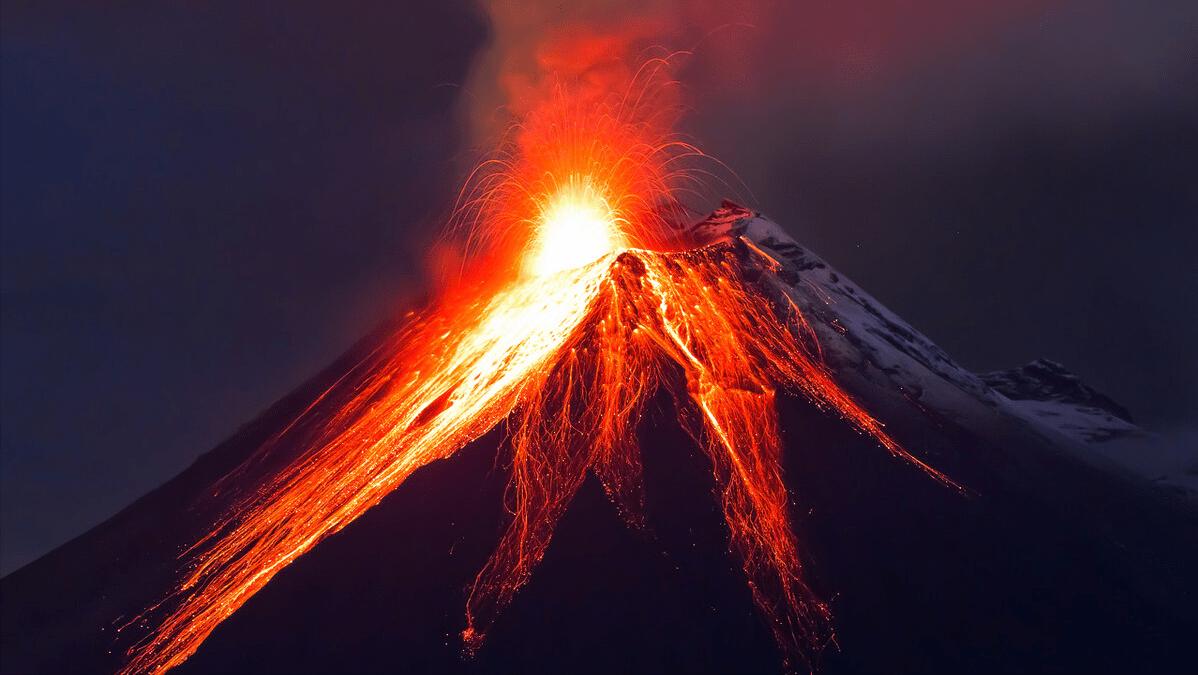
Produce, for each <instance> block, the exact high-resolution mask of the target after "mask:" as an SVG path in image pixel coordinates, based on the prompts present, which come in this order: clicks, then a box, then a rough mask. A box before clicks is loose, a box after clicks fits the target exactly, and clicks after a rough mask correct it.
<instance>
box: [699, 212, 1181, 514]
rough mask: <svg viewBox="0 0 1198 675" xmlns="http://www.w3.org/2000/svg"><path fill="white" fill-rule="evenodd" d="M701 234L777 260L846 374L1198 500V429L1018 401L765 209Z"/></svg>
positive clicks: (720, 216)
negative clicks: (1170, 428)
mask: <svg viewBox="0 0 1198 675" xmlns="http://www.w3.org/2000/svg"><path fill="white" fill-rule="evenodd" d="M695 231H696V232H697V233H699V234H701V235H702V236H704V237H710V238H712V239H715V238H718V237H737V236H744V237H746V238H747V239H749V240H751V241H752V242H753V243H754V244H756V245H757V246H759V247H760V248H762V249H764V250H765V251H766V252H767V253H769V254H770V255H771V256H773V257H775V259H776V260H778V261H779V262H780V263H781V264H782V266H783V269H782V271H781V272H780V273H779V274H780V277H781V278H782V279H783V281H784V282H785V283H786V284H787V286H786V287H785V288H784V290H785V291H786V292H787V294H788V295H790V297H791V299H792V300H794V302H795V304H797V305H798V306H799V308H800V310H802V312H803V313H804V315H805V316H806V318H807V320H808V322H810V323H811V324H812V327H813V328H814V329H815V331H816V333H817V336H818V338H819V341H820V346H821V348H822V350H823V355H824V359H825V361H826V362H827V363H828V364H829V365H830V366H831V367H832V368H833V369H834V370H836V372H837V373H838V374H839V375H841V376H842V377H843V376H848V377H850V378H856V379H857V380H859V381H861V382H864V383H866V384H867V385H872V386H874V387H878V388H884V389H888V390H890V391H899V392H901V393H902V394H903V395H904V397H906V398H908V399H909V400H911V401H913V402H916V403H917V404H918V405H921V406H924V407H926V408H928V409H930V410H932V411H935V412H936V413H937V414H939V415H942V416H944V417H946V418H948V419H951V420H954V421H956V422H958V423H961V424H962V425H963V426H965V427H968V428H979V427H982V428H984V425H988V424H993V423H994V422H995V420H996V418H1000V417H1001V418H1007V419H1009V418H1011V417H1014V418H1016V419H1018V420H1021V421H1023V422H1024V423H1025V424H1026V425H1027V426H1028V427H1030V428H1031V430H1032V431H1033V433H1035V434H1036V435H1039V436H1042V437H1047V438H1050V439H1054V440H1055V441H1056V443H1055V445H1057V446H1059V447H1061V448H1063V449H1065V450H1066V451H1068V452H1070V453H1072V454H1074V455H1076V456H1077V457H1079V458H1081V459H1082V460H1084V461H1087V462H1088V463H1091V464H1098V465H1100V466H1103V467H1106V468H1112V465H1115V466H1116V467H1121V468H1122V471H1124V472H1130V473H1131V474H1133V475H1136V476H1139V477H1141V478H1143V479H1147V480H1149V481H1152V482H1154V483H1157V484H1159V485H1164V486H1168V487H1170V488H1172V489H1174V490H1176V491H1179V492H1187V493H1188V495H1189V496H1198V432H1195V433H1191V434H1190V435H1189V436H1184V435H1183V436H1181V437H1177V438H1172V437H1170V439H1171V440H1172V442H1169V441H1166V440H1165V439H1162V437H1160V436H1158V435H1155V434H1150V433H1147V432H1145V431H1143V430H1142V429H1140V428H1139V427H1137V426H1136V425H1134V424H1132V423H1130V422H1128V421H1126V420H1123V419H1120V418H1119V417H1116V416H1115V415H1113V414H1111V413H1110V412H1107V411H1106V410H1102V409H1099V408H1094V407H1089V406H1085V405H1078V404H1074V403H1071V402H1067V401H1041V400H1018V401H1013V400H1010V399H1008V398H1007V397H1006V396H1004V395H1002V394H1000V393H999V392H997V391H995V390H994V389H992V388H991V387H990V386H988V385H987V384H986V383H985V382H983V381H982V380H981V378H980V377H978V376H977V375H975V374H974V373H972V372H970V371H968V370H966V369H965V368H963V367H962V366H960V365H958V364H957V363H956V362H954V361H953V360H952V358H951V357H949V355H948V354H946V353H945V352H944V350H942V349H941V348H940V347H938V346H937V345H936V344H935V343H933V342H932V341H931V340H929V339H928V338H927V337H926V336H925V335H923V334H922V333H920V332H919V331H917V330H915V329H914V328H912V327H911V326H910V325H909V324H908V323H906V322H905V321H903V320H902V319H901V318H899V317H898V316H897V315H895V314H894V313H893V312H891V311H890V310H889V309H887V308H886V307H885V306H884V305H882V304H881V303H880V302H878V301H877V300H876V299H875V298H874V297H873V296H871V295H869V294H868V293H866V292H865V291H863V290H862V289H861V288H860V287H859V286H857V285H856V284H854V283H853V282H852V281H851V280H849V279H848V278H847V277H845V276H844V275H843V274H840V273H839V272H837V271H836V270H835V269H833V268H832V266H830V265H828V264H827V262H825V261H824V260H823V259H822V258H820V257H819V256H817V255H815V254H814V253H812V252H811V251H810V250H808V249H806V248H805V247H803V246H801V245H800V244H799V243H797V242H796V241H795V240H794V239H793V238H791V237H790V236H789V235H788V234H787V233H786V231H785V230H783V229H782V228H781V227H780V226H779V225H778V224H777V223H775V222H773V221H771V220H769V219H767V218H765V217H763V216H762V215H761V214H759V213H755V212H751V211H749V210H747V209H744V208H743V207H738V206H736V205H734V204H730V203H726V204H725V205H724V206H723V207H722V208H721V209H719V210H718V211H716V212H715V213H714V214H712V217H711V218H709V219H708V220H707V221H705V222H704V223H701V224H699V225H698V226H696V230H695ZM1116 470H1118V469H1116Z"/></svg>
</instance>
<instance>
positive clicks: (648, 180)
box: [124, 101, 949, 673]
mask: <svg viewBox="0 0 1198 675" xmlns="http://www.w3.org/2000/svg"><path fill="white" fill-rule="evenodd" d="M621 110H622V108H619V107H613V108H608V109H596V108H595V107H594V106H586V108H585V109H583V107H580V106H578V105H572V104H570V103H569V102H568V101H567V102H563V103H561V104H560V105H557V106H554V107H551V108H550V109H548V110H546V111H542V112H540V113H538V114H536V115H534V116H532V117H531V118H529V119H526V120H525V122H524V126H523V127H522V129H521V133H520V134H519V135H518V139H517V141H516V144H515V148H514V149H513V150H512V151H511V152H510V154H508V155H505V156H503V157H502V158H501V159H498V160H495V161H494V162H492V163H490V166H491V167H492V168H493V169H494V170H493V171H484V172H481V173H479V174H477V175H476V176H475V178H474V179H473V181H474V185H475V188H476V189H475V190H474V191H468V192H467V193H466V197H465V204H466V207H467V208H466V211H468V212H469V213H470V214H471V218H472V219H473V220H472V221H471V225H472V226H473V227H474V228H476V229H475V230H473V231H472V234H475V235H476V239H477V240H478V241H479V242H482V243H481V244H480V247H482V248H484V249H486V255H487V256H488V259H489V260H490V261H491V262H490V263H489V264H488V265H487V266H486V267H485V268H484V269H486V270H487V271H488V273H489V274H490V275H491V277H492V278H491V279H490V281H491V283H490V284H484V285H483V286H482V287H481V288H480V289H478V290H476V291H473V292H468V291H462V290H459V291H458V292H456V293H455V294H453V295H451V296H446V298H445V299H443V300H442V301H441V302H439V303H437V304H435V305H434V306H433V307H432V308H430V309H429V310H427V311H425V312H422V313H418V314H417V313H414V314H412V315H411V316H410V317H409V322H408V324H407V325H406V327H405V328H403V329H402V330H401V331H400V332H399V334H397V335H396V336H394V337H393V338H392V339H390V340H388V341H386V343H385V344H383V345H382V346H380V347H379V348H377V349H376V350H374V351H373V352H371V353H370V354H369V355H367V356H366V357H365V358H364V359H363V360H362V361H361V362H359V363H358V364H357V365H355V366H354V367H353V368H351V369H350V370H349V371H348V372H347V373H346V374H345V375H344V376H343V377H342V378H341V379H340V380H339V381H338V382H337V383H336V384H335V385H334V386H332V387H331V388H329V389H328V390H327V391H325V392H324V393H322V394H321V395H320V396H319V397H317V398H316V400H314V401H313V402H312V403H311V404H310V405H309V406H308V408H307V409H306V410H305V411H304V412H303V414H302V415H300V416H299V418H297V419H296V420H294V421H293V422H292V424H290V425H289V426H288V427H287V428H286V429H284V430H283V431H282V432H280V434H278V435H277V436H276V437H275V438H274V439H272V441H271V442H270V443H268V444H267V445H266V446H265V447H264V448H263V449H262V450H261V451H260V452H259V453H258V454H257V455H255V456H254V457H252V458H250V459H249V460H247V462H246V463H245V465H244V466H243V467H242V468H241V469H239V470H238V472H237V473H236V474H235V475H237V476H240V477H242V480H237V481H235V480H230V479H226V480H223V481H222V482H221V483H220V484H218V485H217V486H216V487H215V488H214V492H217V491H220V490H225V489H236V487H237V486H238V485H239V484H250V485H252V488H251V489H247V490H244V491H243V492H241V493H239V494H238V496H237V499H236V500H235V503H234V506H233V507H232V508H231V509H230V510H229V511H228V512H227V513H226V514H225V516H224V517H223V518H221V519H220V520H219V521H218V522H216V523H215V524H214V525H213V526H212V528H211V529H210V531H209V533H208V534H207V535H206V536H204V537H203V538H201V539H200V540H199V541H198V542H196V543H195V545H194V546H192V547H191V548H190V549H189V550H188V551H187V553H186V566H185V568H184V573H183V575H182V578H181V581H180V583H179V585H178V588H177V589H176V590H175V591H174V592H173V593H172V594H171V595H170V596H168V597H167V598H166V599H165V600H164V601H163V602H162V603H160V604H159V605H156V606H155V607H152V608H150V609H149V610H147V612H146V613H145V614H143V615H142V616H141V617H139V618H138V619H135V620H134V622H131V624H132V623H137V624H139V625H148V626H149V627H150V629H151V630H150V632H149V634H148V635H147V636H146V637H145V639H143V640H142V641H141V642H139V643H138V644H137V645H135V646H134V647H133V648H132V649H131V650H130V654H129V656H130V659H129V661H128V662H127V664H126V665H125V667H124V672H130V673H141V672H161V671H164V670H167V669H169V668H171V667H174V666H176V665H178V664H180V663H182V662H183V661H184V660H186V659H187V658H188V656H190V655H191V654H192V653H194V652H195V650H196V649H197V648H199V646H200V645H201V643H202V642H203V641H204V640H205V638H207V636H208V635H209V634H210V633H211V632H212V630H213V629H214V628H216V626H217V625H218V624H220V622H222V621H223V620H224V619H226V618H228V617H229V616H230V615H231V614H232V613H233V612H235V611H237V609H238V608H239V607H241V606H242V605H243V604H244V603H245V602H246V601H247V600H248V599H249V598H250V597H251V596H253V595H254V594H255V593H256V592H257V591H258V590H260V589H261V588H262V587H263V586H264V585H266V584H267V583H268V582H269V581H270V580H271V578H272V577H273V576H274V575H275V574H277V573H278V572H279V571H280V570H281V569H283V568H284V567H285V566H286V565H288V564H290V563H291V562H293V561H294V560H295V559H296V558H298V557H299V556H301V555H303V554H304V553H305V552H307V551H309V550H310V549H311V548H312V547H313V546H315V545H316V544H318V543H319V542H320V541H321V540H323V539H324V538H326V537H328V536H329V535H331V534H333V533H335V532H337V531H338V530H340V529H341V528H343V527H345V526H346V525H348V524H349V523H350V522H352V521H353V520H354V519H356V518H358V517H359V516H361V515H362V514H363V513H365V512H366V511H367V510H369V509H370V508H371V507H373V506H374V505H375V504H378V503H379V501H380V500H382V499H383V498H384V497H385V496H386V495H387V494H388V493H390V492H391V491H392V490H394V489H396V488H397V487H399V486H400V485H401V484H402V483H403V482H404V481H405V480H406V479H407V478H408V477H409V476H411V475H412V473H413V472H414V471H416V470H417V469H419V468H420V467H422V466H425V465H426V464H428V463H430V462H433V461H436V460H438V459H444V458H446V457H449V456H450V455H452V454H453V453H455V452H456V451H458V450H459V449H461V448H462V447H463V446H464V445H466V444H467V443H469V442H470V441H472V440H474V439H476V438H478V437H479V436H481V435H483V434H484V433H486V432H487V431H488V430H490V429H491V428H493V427H494V426H495V425H496V424H498V423H499V422H501V421H502V420H505V419H507V420H509V421H510V425H511V437H510V448H511V469H512V477H511V489H510V490H509V493H508V499H509V502H510V503H509V507H510V509H511V512H512V513H513V514H514V515H513V520H512V522H511V525H510V527H509V528H508V530H507V531H506V532H505V534H504V535H503V537H502V539H501V541H500V542H499V544H498V547H497V549H496V551H495V553H494V555H493V556H492V557H491V559H490V560H489V561H488V563H487V564H486V566H485V567H484V568H483V570H482V571H480V572H479V575H478V577H477V579H476V581H475V583H474V585H473V587H472V588H471V590H470V593H469V597H468V599H467V602H466V628H465V630H464V631H463V638H464V642H465V645H466V647H467V648H468V649H475V648H477V647H478V646H479V645H480V644H481V642H482V641H483V638H484V635H485V632H486V630H487V628H488V627H489V626H490V625H491V624H492V622H493V621H494V620H495V618H496V616H497V615H498V614H499V613H500V612H501V611H502V610H503V609H504V607H506V606H507V605H508V604H509V602H510V601H511V599H512V597H513V595H514V594H515V593H516V591H517V590H518V589H520V588H521V587H522V586H523V585H524V584H525V583H527V582H528V580H529V578H530V576H531V574H532V571H533V569H534V568H535V567H536V565H537V564H538V562H539V561H540V560H541V558H542V556H543V554H544V552H545V550H546V548H547V547H548V545H549V542H550V539H551V538H552V534H553V529H554V526H555V524H556V522H557V520H558V519H559V518H560V517H561V515H562V514H563V513H564V511H565V509H566V508H567V505H568V504H569V503H570V500H571V498H572V497H573V495H574V493H575V492H576V490H577V489H578V487H579V486H580V485H581V484H582V482H583V480H584V478H585V476H586V475H587V474H588V472H591V473H594V474H595V475H597V476H598V477H599V478H600V479H601V481H602V483H603V485H604V486H605V488H606V490H607V492H608V494H609V495H610V496H611V498H612V500H613V501H614V502H615V503H616V504H617V506H618V507H619V510H620V512H621V513H622V514H623V515H624V516H625V518H626V519H627V520H628V521H629V522H630V523H632V524H634V525H635V524H639V523H640V522H642V520H643V514H642V511H641V459H640V451H639V448H638V447H637V434H636V425H637V422H638V421H639V420H640V417H641V412H642V408H643V406H644V404H645V402H646V401H647V400H648V399H649V398H650V396H651V395H652V394H653V393H654V392H655V391H657V390H659V389H660V388H666V389H668V390H669V391H671V392H673V394H674V396H675V400H676V404H677V408H678V413H679V417H680V419H681V421H682V423H683V424H684V426H685V427H686V429H688V430H689V431H690V433H691V434H692V435H693V436H694V437H695V439H696V441H697V442H698V445H699V447H700V448H701V449H702V450H703V452H704V453H705V454H706V455H707V457H708V458H709V461H710V462H711V466H712V473H713V478H714V479H715V481H716V483H717V485H718V486H719V494H720V496H721V500H722V505H723V511H724V515H725V517H726V520H727V523H728V529H729V537H730V547H731V550H732V552H733V554H734V555H735V556H736V557H737V559H738V560H739V561H740V564H741V565H742V566H743V568H744V571H745V574H746V576H747V577H748V580H749V582H750V586H751V588H752V591H753V597H754V600H755V601H756V603H757V605H758V607H759V608H760V610H761V612H762V614H763V615H764V618H765V619H766V621H767V623H768V625H769V627H770V629H771V630H772V631H773V633H774V636H775V638H776V639H777V641H778V644H779V646H780V647H781V649H782V651H783V653H784V655H785V657H786V659H788V660H789V661H791V662H794V661H796V660H798V659H801V658H803V657H804V655H805V654H806V653H809V651H810V650H811V649H812V648H813V647H815V646H818V645H821V644H823V643H824V642H825V641H826V640H827V638H828V637H829V635H830V628H829V624H828V619H829V614H828V609H827V607H826V606H825V605H824V604H823V603H822V602H820V601H819V600H818V599H817V598H816V596H815V595H814V594H813V593H812V592H811V590H810V589H809V588H808V587H807V585H806V584H805V583H804V581H803V579H802V576H801V567H800V562H799V554H798V545H797V543H796V541H795V538H794V535H793V532H792V528H791V524H790V517H789V512H788V498H787V491H786V486H785V484H784V483H783V479H782V469H781V460H780V454H781V442H780V439H779V435H778V434H779V430H778V419H777V412H776V410H775V398H776V396H777V392H778V390H779V389H780V388H781V389H786V390H789V391H793V392H797V393H799V394H802V395H805V396H806V397H807V398H808V399H809V400H810V401H812V402H813V403H814V404H816V405H818V406H821V407H824V408H827V409H831V410H834V411H836V412H837V413H839V414H840V415H841V416H843V418H844V419H845V420H846V421H847V422H848V423H850V424H851V425H853V426H854V427H856V428H857V429H859V430H861V431H862V432H864V433H867V434H869V435H871V436H872V437H874V438H875V439H877V441H878V442H879V443H880V444H882V445H883V446H884V447H885V448H886V449H887V450H889V451H890V452H891V453H893V454H895V455H896V456H900V457H903V458H905V459H907V460H910V461H911V462H913V463H914V464H916V465H917V466H919V467H920V468H921V469H923V470H924V471H926V472H928V473H929V474H931V475H933V476H934V477H936V478H938V479H940V480H942V481H944V482H946V483H947V482H949V481H948V479H947V478H945V477H944V476H942V475H941V474H939V473H938V472H936V471H935V470H934V469H932V468H930V467H928V466H926V465H924V464H923V463H921V462H919V461H918V460H916V459H915V458H913V457H912V456H911V455H909V454H908V453H907V452H906V451H905V450H903V449H902V448H901V447H900V446H899V445H898V444H897V443H896V442H895V441H894V440H892V439H891V438H890V437H889V436H887V435H886V434H885V433H884V432H883V430H882V428H881V425H880V424H879V423H878V422H877V421H876V420H874V419H873V418H872V417H871V416H870V415H869V414H868V413H866V412H865V411H864V410H862V409H861V408H860V407H859V406H858V405H857V404H856V403H854V402H853V400H852V399H851V398H850V397H849V396H848V395H847V394H846V393H845V392H844V391H843V390H842V389H840V387H839V386H837V384H836V383H835V382H834V381H833V379H832V378H831V376H830V375H829V373H828V372H827V370H826V369H825V368H824V367H823V365H822V364H821V363H820V360H819V356H818V346H817V345H816V343H815V338H814V334H813V332H812V331H811V329H810V327H809V326H807V324H806V323H805V321H804V319H803V317H802V315H801V314H800V313H799V311H798V308H797V307H796V306H795V305H794V303H793V302H791V301H790V299H789V297H788V296H787V294H786V287H785V285H784V284H783V283H782V282H781V281H780V280H779V279H778V278H777V276H776V275H775V272H776V271H777V267H778V265H777V263H776V262H775V261H773V260H772V259H771V258H769V256H768V255H766V254H765V253H764V252H762V251H760V250H759V249H757V248H756V247H755V246H753V245H752V243H751V242H749V241H747V240H727V241H721V242H716V243H710V244H708V245H705V246H702V247H698V248H692V249H690V250H681V251H674V252H664V251H661V250H660V249H655V248H654V244H655V243H656V242H660V241H664V240H665V239H667V238H669V236H672V235H670V233H669V232H666V231H664V230H663V227H664V225H663V223H662V216H661V215H660V214H661V212H662V211H661V207H662V205H663V204H669V203H672V202H671V200H670V197H671V195H672V192H673V190H674V187H673V183H674V180H673V179H674V178H676V177H677V175H676V174H675V170H674V169H673V168H672V166H673V163H674V162H676V161H677V160H678V159H679V157H683V156H686V155H687V154H691V153H693V149H692V148H690V147H689V146H686V145H684V144H679V143H672V142H668V141H663V140H661V139H660V138H659V137H657V136H655V135H654V134H652V133H650V132H649V131H648V129H649V128H650V127H649V126H648V125H645V124H643V123H641V122H638V121H637V120H633V119H630V118H628V116H627V115H626V114H625V113H623V112H621ZM613 111H614V112H613ZM477 228H482V229H481V230H480V229H477ZM480 267H481V263H480ZM282 445H286V446H287V447H292V448H300V449H302V451H301V452H299V454H298V455H297V456H296V457H295V458H294V459H292V460H291V461H289V462H288V463H287V464H286V466H284V467H283V468H281V469H276V470H273V471H264V470H263V469H262V468H261V467H262V466H265V465H266V464H265V463H264V461H265V460H264V459H263V458H264V457H266V456H268V455H269V454H270V452H271V450H272V449H273V448H277V447H281V446H282ZM255 472H264V473H265V476H264V477H262V478H260V479H255V480H248V479H245V477H246V476H255V475H256V474H255Z"/></svg>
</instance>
